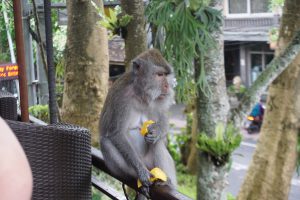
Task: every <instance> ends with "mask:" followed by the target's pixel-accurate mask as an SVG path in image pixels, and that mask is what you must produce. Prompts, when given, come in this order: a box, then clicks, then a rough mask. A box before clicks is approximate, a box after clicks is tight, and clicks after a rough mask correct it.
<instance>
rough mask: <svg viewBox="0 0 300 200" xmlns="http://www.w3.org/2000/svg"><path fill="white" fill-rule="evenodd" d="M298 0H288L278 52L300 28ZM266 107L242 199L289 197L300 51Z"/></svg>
mask: <svg viewBox="0 0 300 200" xmlns="http://www.w3.org/2000/svg"><path fill="white" fill-rule="evenodd" d="M299 9H300V1H299V0H286V1H285V6H284V10H283V16H282V24H281V27H280V37H279V42H278V46H279V49H278V50H277V51H276V54H277V55H279V54H280V53H281V52H282V51H283V50H284V49H285V48H286V46H287V44H288V42H290V40H291V39H292V37H293V35H294V34H295V31H297V30H299V28H300V18H299V16H298V13H299ZM268 95H269V96H268V100H267V109H266V112H265V117H264V123H263V126H262V129H261V133H260V138H259V143H258V145H257V148H256V151H255V153H254V156H253V159H252V163H251V165H250V167H249V170H248V173H247V176H246V179H245V181H244V183H243V185H242V188H241V190H240V192H239V195H238V198H237V199H239V200H244V199H248V200H256V199H261V200H268V199H273V200H276V199H278V200H281V199H288V195H289V190H290V184H291V179H292V176H293V173H294V171H295V163H296V157H297V153H296V146H297V134H298V133H299V128H300V127H299V123H300V106H299V100H300V54H298V55H297V57H296V58H295V59H294V61H293V62H292V63H291V64H290V65H289V66H288V68H287V69H286V70H285V71H284V72H283V73H282V74H281V75H280V76H279V77H278V78H276V79H275V81H273V83H272V84H271V85H270V87H269V92H268Z"/></svg>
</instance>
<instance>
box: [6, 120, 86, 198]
mask: <svg viewBox="0 0 300 200" xmlns="http://www.w3.org/2000/svg"><path fill="white" fill-rule="evenodd" d="M7 123H8V125H9V126H10V127H11V129H12V130H13V131H14V133H15V134H16V136H17V138H18V139H19V141H20V143H21V145H22V147H23V148H24V151H25V153H26V155H27V157H28V160H29V163H30V166H31V170H32V173H33V196H32V199H37V200H38V199H41V200H45V199H53V200H68V199H72V200H73V199H80V200H88V199H91V145H90V134H89V132H88V130H87V129H84V128H81V127H78V126H72V125H63V124H57V125H47V126H43V125H36V124H32V123H23V122H17V121H10V120H7Z"/></svg>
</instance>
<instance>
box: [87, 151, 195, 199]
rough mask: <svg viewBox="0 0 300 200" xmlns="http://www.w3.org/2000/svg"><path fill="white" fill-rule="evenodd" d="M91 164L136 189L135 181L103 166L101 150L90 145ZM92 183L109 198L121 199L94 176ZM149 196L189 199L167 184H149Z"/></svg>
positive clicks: (154, 197)
mask: <svg viewBox="0 0 300 200" xmlns="http://www.w3.org/2000/svg"><path fill="white" fill-rule="evenodd" d="M92 164H93V166H94V167H96V168H98V169H100V170H101V171H103V172H105V173H107V174H109V175H111V176H112V177H114V178H115V179H117V180H119V181H121V182H122V183H124V184H126V185H128V186H129V187H131V188H133V189H135V190H136V191H137V190H138V189H137V187H136V182H127V181H126V180H122V179H121V178H118V177H115V176H113V175H112V174H111V173H110V171H109V170H108V169H107V167H106V166H105V163H104V160H103V156H102V153H101V151H99V150H98V149H96V148H93V147H92ZM92 185H93V186H94V187H95V188H97V189H98V190H100V191H101V192H103V193H104V194H105V195H107V196H108V197H110V198H111V199H115V200H119V199H123V198H122V197H120V196H119V195H118V194H117V193H116V192H115V191H114V190H113V189H112V188H110V187H109V186H107V185H105V184H104V183H102V182H100V181H98V180H97V179H96V178H95V177H92ZM150 197H151V199H153V200H191V199H190V198H189V197H187V196H185V195H183V194H181V193H180V192H178V191H177V190H174V189H173V188H171V187H169V186H167V185H162V186H151V187H150Z"/></svg>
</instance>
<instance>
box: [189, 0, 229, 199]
mask: <svg viewBox="0 0 300 200" xmlns="http://www.w3.org/2000/svg"><path fill="white" fill-rule="evenodd" d="M211 4H212V6H213V7H214V8H215V9H218V10H221V9H222V8H223V1H222V0H214V1H212V3H211ZM212 34H213V36H214V38H216V41H217V44H216V48H215V49H211V50H209V52H208V53H207V54H206V55H205V61H204V62H205V64H204V65H205V72H206V79H207V81H208V85H209V87H210V90H211V92H210V93H206V94H204V93H203V92H202V90H201V89H198V92H199V97H198V98H197V104H196V109H197V115H198V116H197V118H198V128H199V130H200V132H204V133H205V134H207V135H208V136H214V135H215V127H216V125H217V123H218V122H222V123H226V122H227V116H228V112H229V101H228V97H227V92H226V83H225V70H224V57H223V51H224V46H223V35H222V28H221V30H220V31H219V32H214V33H212ZM195 68H196V74H197V75H198V76H199V64H197V63H196V66H195ZM198 158H199V163H198V170H197V171H198V179H197V199H199V200H200V199H201V200H219V199H226V194H225V191H224V189H225V186H226V176H227V172H228V170H227V167H226V165H225V166H216V165H215V163H213V162H212V160H210V159H209V156H207V154H204V153H199V156H198Z"/></svg>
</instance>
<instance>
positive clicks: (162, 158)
mask: <svg viewBox="0 0 300 200" xmlns="http://www.w3.org/2000/svg"><path fill="white" fill-rule="evenodd" d="M131 67H132V68H131V70H130V71H129V72H127V73H125V74H124V75H122V76H121V77H120V78H119V79H118V80H117V81H116V82H115V83H114V84H113V86H112V87H111V89H110V91H109V92H108V95H107V98H106V101H105V104H104V107H103V109H102V113H101V118H100V132H101V150H102V153H103V156H104V159H105V164H106V165H107V167H108V168H109V169H110V171H111V172H112V173H113V174H114V175H116V176H118V177H122V178H125V179H126V180H128V179H135V180H137V179H139V180H140V181H141V183H142V185H143V188H142V189H143V191H144V192H145V193H146V194H147V192H148V191H149V186H150V185H151V184H152V183H151V182H150V181H149V178H150V177H151V174H150V172H149V171H150V170H151V169H153V168H154V167H159V168H160V169H162V170H163V171H164V172H165V173H166V175H167V177H168V181H167V184H170V185H171V186H175V185H176V184H177V183H176V174H175V166H174V162H173V160H172V158H171V156H170V154H169V152H168V150H167V148H166V136H167V131H168V119H167V112H168V109H169V107H170V105H171V104H172V103H173V101H174V100H173V99H174V91H173V84H174V83H173V81H174V75H173V68H172V67H171V66H170V64H168V63H167V61H166V60H165V59H164V58H163V57H162V55H161V54H160V52H159V51H158V50H155V49H151V50H148V51H146V52H144V53H142V54H140V55H139V56H137V57H136V58H135V59H134V60H133V61H132V66H131ZM147 120H153V121H155V123H154V124H151V125H149V127H148V132H149V133H148V134H147V135H146V136H142V135H141V134H140V133H139V129H140V128H141V126H142V124H143V122H145V121H147Z"/></svg>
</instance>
